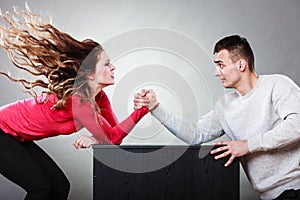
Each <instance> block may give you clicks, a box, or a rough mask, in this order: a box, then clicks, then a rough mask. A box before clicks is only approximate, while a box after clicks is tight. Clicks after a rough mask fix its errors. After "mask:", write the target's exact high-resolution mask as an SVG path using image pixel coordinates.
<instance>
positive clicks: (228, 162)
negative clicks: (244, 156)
mask: <svg viewBox="0 0 300 200" xmlns="http://www.w3.org/2000/svg"><path fill="white" fill-rule="evenodd" d="M234 158H235V157H234V156H231V157H230V158H229V160H228V161H227V163H225V165H224V166H225V167H228V166H229V165H230V164H231V163H232V162H233V161H234Z"/></svg>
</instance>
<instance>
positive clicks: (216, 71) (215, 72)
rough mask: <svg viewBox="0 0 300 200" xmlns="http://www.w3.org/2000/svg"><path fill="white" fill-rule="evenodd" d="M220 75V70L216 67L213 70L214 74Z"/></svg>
mask: <svg viewBox="0 0 300 200" xmlns="http://www.w3.org/2000/svg"><path fill="white" fill-rule="evenodd" d="M220 75H221V70H220V69H219V68H218V67H217V68H216V70H215V71H214V76H220Z"/></svg>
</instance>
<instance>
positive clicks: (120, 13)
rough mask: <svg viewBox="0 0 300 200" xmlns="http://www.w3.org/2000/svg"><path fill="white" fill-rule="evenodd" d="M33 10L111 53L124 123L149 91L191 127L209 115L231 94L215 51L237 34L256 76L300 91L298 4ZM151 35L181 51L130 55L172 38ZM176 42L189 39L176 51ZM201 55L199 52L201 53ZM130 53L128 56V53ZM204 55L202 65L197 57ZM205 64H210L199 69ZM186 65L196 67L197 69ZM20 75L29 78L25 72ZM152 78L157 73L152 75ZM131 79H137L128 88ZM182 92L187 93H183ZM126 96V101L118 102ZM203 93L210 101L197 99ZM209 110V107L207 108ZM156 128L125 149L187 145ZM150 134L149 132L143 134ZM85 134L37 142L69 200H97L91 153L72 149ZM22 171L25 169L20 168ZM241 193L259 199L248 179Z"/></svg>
mask: <svg viewBox="0 0 300 200" xmlns="http://www.w3.org/2000/svg"><path fill="white" fill-rule="evenodd" d="M28 2H29V5H30V7H31V8H32V10H35V11H37V12H39V13H42V14H45V15H50V16H52V18H53V24H54V25H55V26H56V27H58V28H59V29H60V30H62V31H65V32H67V33H69V34H71V35H72V36H74V37H75V38H77V39H80V40H83V39H85V38H92V39H95V40H96V41H98V42H100V43H104V47H106V46H105V44H107V49H108V54H109V55H113V63H114V64H115V65H116V66H117V69H116V81H117V82H121V83H120V84H116V85H115V86H111V87H110V88H107V90H106V91H107V93H108V95H109V98H110V99H112V106H113V108H114V110H115V111H116V114H117V116H118V117H119V119H122V118H124V117H125V116H126V115H128V114H129V113H130V112H131V111H132V103H131V99H130V98H128V96H130V95H132V94H133V93H134V91H136V90H138V89H140V88H142V87H153V88H155V89H156V91H157V94H158V97H159V98H160V99H161V101H162V102H163V103H164V104H167V106H169V107H170V108H173V109H174V110H175V111H176V112H179V113H180V112H182V113H184V115H186V116H187V117H188V118H190V119H193V120H195V119H197V117H198V116H199V115H201V114H203V113H205V112H206V111H208V110H209V109H210V108H211V107H212V105H213V102H215V100H216V99H217V97H218V96H220V95H222V94H223V93H224V91H223V89H222V88H221V87H220V83H219V82H218V80H217V79H216V78H215V79H214V78H213V75H212V73H213V70H214V69H213V67H214V66H213V63H212V62H210V61H211V59H212V53H211V52H212V48H213V45H214V44H215V42H216V41H218V40H219V39H220V38H222V37H224V36H226V35H230V34H236V33H237V34H240V35H243V36H245V37H246V38H248V40H249V42H250V43H251V45H252V47H253V49H254V53H255V57H256V69H257V72H258V73H259V74H271V73H282V74H285V75H288V76H289V77H291V78H292V79H293V80H294V81H295V82H296V83H297V84H298V85H299V84H300V75H299V72H300V69H299V66H298V65H299V63H300V57H299V49H300V42H299V33H300V20H299V19H300V12H299V9H300V1H299V0H286V1H282V0H263V1H262V0H252V1H248V0H243V1H240V0H222V1H205V0H195V1H191V0H182V1H180V0H165V1H163V0H160V1H159V0H153V1H146V0H132V1H128V0H127V1H126V0H98V1H96V0H94V1H93V0H85V1H79V0H73V1H66V0H48V1H46V0H29V1H28ZM12 6H18V7H21V8H22V7H24V1H19V0H11V1H4V0H2V1H0V7H1V10H2V11H6V10H12ZM149 27H151V28H154V30H162V32H163V33H167V34H166V35H167V36H170V37H169V38H172V40H171V42H172V45H173V47H174V46H175V49H176V50H178V51H177V52H175V53H174V52H173V53H172V52H171V51H172V50H170V49H171V47H170V49H169V51H164V46H163V45H162V44H156V47H158V48H156V49H155V48H150V49H147V48H146V47H147V45H145V44H144V43H142V44H138V45H137V47H134V48H131V47H130V48H129V47H128V46H130V45H131V44H137V43H138V41H140V40H147V39H149V40H150V41H152V42H153V44H154V43H155V42H156V39H157V40H158V41H159V40H161V43H163V41H165V39H167V38H168V37H167V36H165V38H162V37H161V35H157V36H155V33H150V32H151V30H152V29H151V28H150V29H149V30H148V28H149ZM138 30H146V32H143V33H142V34H140V37H139V36H138V35H137V36H135V35H134V34H133V35H129V36H127V35H126V33H127V32H128V31H129V32H132V31H133V33H139V32H138ZM158 32H159V31H158ZM124 34H125V36H126V37H125V38H123V39H121V44H120V46H119V45H118V40H117V39H118V38H117V39H115V38H114V37H117V36H119V35H121V36H122V35H124ZM177 36H179V37H181V36H182V37H181V39H180V41H178V43H177V44H176V37H177ZM147 37H149V38H147ZM183 37H185V39H187V40H188V42H191V43H192V44H196V47H193V45H192V44H191V45H187V46H184V45H186V44H188V42H185V39H183ZM121 45H122V48H125V50H124V52H125V54H122V55H120V54H118V53H116V52H117V51H118V48H119V47H120V48H121ZM124 46H125V47H124ZM150 46H151V44H150ZM127 47H128V48H127ZM138 47H142V51H141V50H136V49H137V48H138ZM173 47H172V48H173ZM189 47H190V48H189ZM126 48H127V49H126ZM181 49H184V50H185V51H184V52H182V53H181V54H185V53H187V54H188V55H182V56H181V55H179V54H180V53H178V52H180V50H181ZM197 49H198V50H199V52H195V50H197ZM126 50H128V51H129V53H128V52H127V53H126ZM132 50H136V51H132ZM124 52H123V53H124ZM121 53H122V52H121ZM197 53H199V57H197V56H196V57H193V56H195V55H197ZM189 56H190V57H189ZM0 58H1V62H0V63H1V64H0V67H1V70H7V69H9V70H10V71H13V72H14V69H12V68H11V65H10V64H9V61H8V59H7V55H6V53H5V52H4V51H3V50H1V51H0ZM184 58H187V59H186V60H185V59H184ZM198 58H203V59H201V60H202V61H200V62H198V60H197V59H198ZM187 61H192V63H193V64H195V63H196V66H194V65H192V64H191V63H189V62H187ZM145 66H146V67H145ZM147 66H150V67H149V68H147ZM160 66H161V69H162V70H161V71H160V70H159V67H160ZM191 66H192V67H191ZM139 69H153V70H154V72H155V73H154V74H150V77H153V82H151V80H148V81H147V83H145V84H144V85H143V84H141V85H136V86H135V88H130V89H127V88H128V87H129V85H130V84H131V83H136V84H140V83H142V82H141V80H138V81H136V80H135V79H138V78H137V77H147V75H145V74H144V72H145V71H143V70H139ZM146 72H147V70H146ZM175 72H178V73H179V74H181V75H182V76H181V77H182V78H183V81H182V80H181V82H179V84H178V85H172V84H173V83H171V82H172V80H171V79H172V77H173V76H174V77H173V78H174V79H175V78H177V76H178V74H176V73H175ZM15 73H16V74H17V75H20V76H22V74H20V73H19V72H18V71H15ZM148 73H151V70H150V72H148ZM155 74H156V75H157V76H156V75H155ZM131 76H132V77H131ZM155 76H156V77H155ZM128 77H131V79H130V80H127V79H128ZM210 77H211V78H210ZM165 79H166V80H168V81H169V82H164V83H163V84H160V81H162V80H165ZM184 80H186V81H184ZM197 81H198V82H197ZM0 82H1V88H0V91H1V93H2V95H1V98H0V105H5V104H7V103H10V102H14V101H16V100H18V99H23V98H27V97H28V95H26V94H24V93H22V92H21V89H20V85H19V84H15V83H11V82H10V81H8V79H6V78H4V77H0ZM169 83H170V85H168V84H169ZM206 83H207V85H209V86H208V87H207V85H206ZM130 87H131V86H130ZM180 87H186V88H187V89H180ZM177 88H179V89H178V90H177ZM189 89H191V90H189ZM122 91H123V93H124V94H125V93H126V94H125V95H123V96H122V95H121V96H118V95H119V94H120V93H122ZM197 91H198V93H201V94H203V96H200V95H198V93H197ZM189 92H190V93H189ZM175 93H177V94H175ZM190 94H192V97H190ZM120 98H123V99H120ZM189 98H191V99H194V100H197V101H198V102H197V103H196V104H197V105H198V107H197V108H198V109H196V110H197V111H196V112H193V109H194V106H195V105H194V104H188V105H186V104H185V103H184V102H185V101H186V100H187V99H189ZM116 99H117V100H116ZM199 99H200V100H201V101H199ZM120 101H122V102H125V105H124V104H119V103H118V102H120ZM199 102H200V103H199ZM207 104H208V105H209V106H205V105H207ZM124 106H125V107H126V109H127V110H125V111H124V109H123V110H122V108H121V107H124ZM185 110H188V111H187V112H185ZM155 123H156V124H155ZM145 127H146V128H145ZM147 127H148V129H147ZM149 127H150V128H149ZM152 127H155V128H157V127H158V124H157V122H155V120H153V119H152V118H151V117H150V116H147V117H146V119H145V120H144V121H142V122H141V124H140V125H139V128H138V129H135V130H134V131H133V133H132V135H133V136H131V137H128V138H126V139H125V140H124V144H160V143H161V144H170V143H172V144H173V143H175V144H177V143H178V144H181V143H182V142H181V141H178V140H175V139H174V138H172V136H171V134H169V133H168V132H167V131H166V130H162V129H161V127H160V128H158V129H157V130H158V131H156V133H155V134H154V135H153V133H152V132H151V128H152ZM143 129H144V131H141V130H143ZM145 130H146V131H145ZM80 134H88V133H87V132H86V131H85V130H82V131H80V132H79V134H73V135H72V136H59V137H55V138H49V139H45V140H42V141H39V142H38V144H39V145H40V146H42V147H43V148H44V149H45V150H46V151H47V152H48V153H49V154H50V155H51V156H52V157H53V158H54V160H55V161H57V163H58V164H59V165H60V166H61V168H62V169H63V170H64V171H65V173H66V174H67V176H68V178H69V180H70V181H71V185H72V188H71V192H70V198H69V199H71V200H77V199H78V200H82V199H87V200H88V199H92V153H91V150H75V149H74V148H73V146H72V143H73V141H74V140H75V139H76V138H77V137H78V136H79V135H80ZM149 135H150V136H149ZM16 164H18V161H17V160H16ZM274 165H276V163H274ZM241 171H242V170H241ZM0 185H1V186H0V199H4V200H5V199H9V200H13V199H22V198H23V197H24V195H25V193H24V191H23V190H22V189H21V188H19V187H18V186H16V185H14V184H13V183H10V182H9V181H7V180H6V179H5V178H3V177H0ZM240 187H241V199H243V200H251V199H258V195H257V193H256V192H255V191H253V189H252V187H251V186H250V185H249V183H248V181H247V178H246V177H245V175H244V173H243V172H241V186H240Z"/></svg>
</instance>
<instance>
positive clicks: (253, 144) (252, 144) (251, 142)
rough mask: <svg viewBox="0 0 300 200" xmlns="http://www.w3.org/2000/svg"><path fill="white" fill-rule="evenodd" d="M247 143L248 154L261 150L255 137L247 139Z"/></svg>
mask: <svg viewBox="0 0 300 200" xmlns="http://www.w3.org/2000/svg"><path fill="white" fill-rule="evenodd" d="M247 142H248V148H249V151H250V153H253V152H256V151H261V150H262V148H261V147H260V145H259V139H258V137H257V136H256V137H251V138H249V139H248V140H247Z"/></svg>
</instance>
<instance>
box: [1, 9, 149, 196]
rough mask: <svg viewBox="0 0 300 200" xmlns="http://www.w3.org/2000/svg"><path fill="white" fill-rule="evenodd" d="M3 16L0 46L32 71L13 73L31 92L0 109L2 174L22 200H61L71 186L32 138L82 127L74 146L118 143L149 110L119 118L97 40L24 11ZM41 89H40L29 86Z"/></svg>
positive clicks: (110, 73) (106, 63) (108, 68)
mask: <svg viewBox="0 0 300 200" xmlns="http://www.w3.org/2000/svg"><path fill="white" fill-rule="evenodd" d="M14 15H15V16H13V15H12V14H10V13H6V14H5V15H1V16H2V18H3V19H4V20H5V21H6V22H7V27H4V26H0V33H1V38H0V39H1V47H3V48H4V49H5V50H6V51H7V53H8V56H9V58H10V60H11V62H12V63H13V64H14V66H16V67H17V68H19V69H21V70H22V71H25V72H28V73H29V74H31V75H33V76H34V77H37V78H36V79H35V80H34V81H28V80H25V79H16V78H13V77H12V76H11V75H9V74H7V73H4V72H1V74H2V75H5V76H7V77H8V78H9V79H10V80H12V81H14V82H20V83H21V84H22V85H23V86H24V87H25V88H26V89H27V90H28V92H30V94H32V95H33V97H32V98H29V99H25V100H23V101H18V102H15V103H12V104H9V105H5V106H3V107H1V108H0V129H1V130H0V173H1V174H2V175H4V176H5V177H6V178H8V179H9V180H11V181H12V182H14V183H16V184H18V185H19V186H21V187H22V188H24V189H25V190H26V191H27V195H26V198H25V199H31V200H33V199H38V200H41V199H43V200H47V199H55V200H59V199H67V197H68V193H69V189H70V184H69V181H68V180H67V178H66V176H65V175H64V173H63V172H62V171H61V169H60V168H59V167H58V166H57V165H56V163H55V162H54V161H53V160H52V159H51V158H50V157H49V156H48V155H47V154H46V153H45V152H44V151H43V150H42V149H41V148H39V147H38V146H37V145H36V144H35V143H34V142H33V140H39V139H43V138H46V137H52V136H57V135H62V134H63V135H67V134H72V133H74V132H77V131H78V130H80V129H81V128H83V127H85V128H87V129H88V130H89V131H90V132H91V133H92V135H93V136H91V137H87V136H82V137H80V138H79V139H78V140H77V141H75V143H74V145H75V147H76V148H78V147H81V148H86V147H89V146H90V145H92V144H95V143H99V144H120V143H121V142H122V139H123V138H124V137H125V136H126V135H127V134H128V132H129V131H130V130H131V129H132V128H133V127H134V125H135V124H136V123H137V122H138V121H139V120H140V119H141V118H142V117H143V116H144V115H145V114H146V113H147V112H148V109H147V108H146V107H144V108H143V109H141V110H136V111H134V112H133V113H132V114H131V115H130V116H129V117H128V118H127V119H125V120H124V121H123V122H122V123H118V122H117V120H116V118H115V115H114V113H113V111H112V108H111V105H110V102H109V100H108V98H107V96H106V94H105V93H104V92H103V90H102V89H103V88H104V87H106V86H109V85H112V84H114V77H113V75H114V69H115V67H114V66H113V65H112V64H111V63H110V60H109V58H108V56H107V55H106V53H105V51H104V50H103V48H102V46H101V45H100V44H98V43H96V42H94V41H92V40H84V41H82V42H80V41H77V40H75V39H74V38H72V37H71V36H70V35H68V34H66V33H63V32H61V31H59V30H58V29H56V28H55V27H54V26H52V25H51V24H46V23H42V20H41V17H40V16H39V15H37V14H34V13H31V11H30V10H29V8H28V7H26V10H25V11H17V10H15V11H14ZM36 87H40V88H42V89H44V91H42V93H41V95H37V93H36V92H35V91H34V89H35V88H36Z"/></svg>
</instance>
